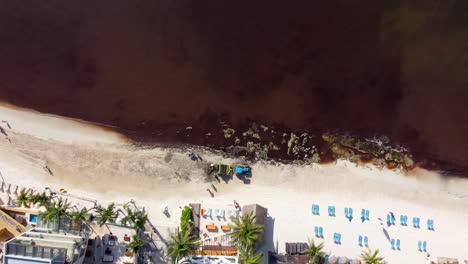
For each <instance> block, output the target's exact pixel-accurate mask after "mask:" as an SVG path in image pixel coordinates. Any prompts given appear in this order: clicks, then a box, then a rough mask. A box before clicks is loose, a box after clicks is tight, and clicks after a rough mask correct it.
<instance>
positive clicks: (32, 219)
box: [29, 214, 38, 224]
mask: <svg viewBox="0 0 468 264" xmlns="http://www.w3.org/2000/svg"><path fill="white" fill-rule="evenodd" d="M37 218H38V216H37V215H35V214H30V215H29V223H31V224H37Z"/></svg>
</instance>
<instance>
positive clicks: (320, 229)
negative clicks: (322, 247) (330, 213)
mask: <svg viewBox="0 0 468 264" xmlns="http://www.w3.org/2000/svg"><path fill="white" fill-rule="evenodd" d="M318 233H319V237H321V238H323V227H321V226H319V228H318Z"/></svg>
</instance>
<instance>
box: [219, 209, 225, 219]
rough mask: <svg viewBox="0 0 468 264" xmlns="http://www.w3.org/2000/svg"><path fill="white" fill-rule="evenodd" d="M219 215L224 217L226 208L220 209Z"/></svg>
mask: <svg viewBox="0 0 468 264" xmlns="http://www.w3.org/2000/svg"><path fill="white" fill-rule="evenodd" d="M218 216H219V217H224V209H221V210H219V215H218Z"/></svg>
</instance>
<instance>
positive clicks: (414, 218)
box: [413, 216, 418, 228]
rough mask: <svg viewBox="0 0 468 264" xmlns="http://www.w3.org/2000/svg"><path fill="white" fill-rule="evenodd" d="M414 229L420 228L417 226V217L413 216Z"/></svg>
mask: <svg viewBox="0 0 468 264" xmlns="http://www.w3.org/2000/svg"><path fill="white" fill-rule="evenodd" d="M413 227H415V228H416V227H418V226H417V225H416V217H414V216H413Z"/></svg>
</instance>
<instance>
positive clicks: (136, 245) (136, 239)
mask: <svg viewBox="0 0 468 264" xmlns="http://www.w3.org/2000/svg"><path fill="white" fill-rule="evenodd" d="M146 244H148V241H146V240H144V239H142V238H141V237H140V236H138V235H133V237H132V242H130V243H128V245H127V248H128V249H129V250H130V251H131V252H133V253H135V254H138V252H139V251H140V249H141V248H142V247H143V246H144V245H146Z"/></svg>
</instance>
